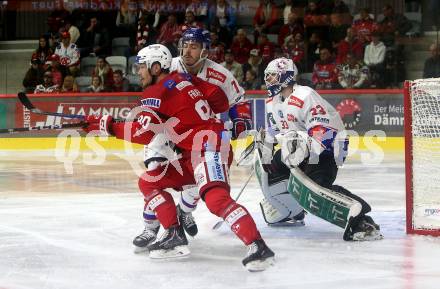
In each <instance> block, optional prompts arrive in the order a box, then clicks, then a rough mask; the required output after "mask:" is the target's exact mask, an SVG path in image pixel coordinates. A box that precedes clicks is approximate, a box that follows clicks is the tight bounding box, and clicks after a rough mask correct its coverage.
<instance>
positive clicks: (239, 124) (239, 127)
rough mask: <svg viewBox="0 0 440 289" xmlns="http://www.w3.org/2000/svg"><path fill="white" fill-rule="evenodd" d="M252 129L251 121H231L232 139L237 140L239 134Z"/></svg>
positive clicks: (243, 119)
mask: <svg viewBox="0 0 440 289" xmlns="http://www.w3.org/2000/svg"><path fill="white" fill-rule="evenodd" d="M251 128H252V121H251V120H250V119H248V118H235V119H233V120H232V139H237V138H238V137H239V136H240V134H241V133H243V132H245V131H247V130H250V129H251Z"/></svg>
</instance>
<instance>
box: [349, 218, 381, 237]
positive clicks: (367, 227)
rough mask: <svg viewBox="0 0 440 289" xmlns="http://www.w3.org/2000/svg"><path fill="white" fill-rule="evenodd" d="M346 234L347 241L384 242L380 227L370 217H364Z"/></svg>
mask: <svg viewBox="0 0 440 289" xmlns="http://www.w3.org/2000/svg"><path fill="white" fill-rule="evenodd" d="M348 230H349V231H348V232H347V231H346V232H345V234H344V240H346V241H375V240H382V239H383V235H382V233H381V232H380V227H379V225H378V224H376V223H375V222H374V221H373V219H372V218H371V217H370V216H363V217H362V219H361V220H360V221H359V222H358V223H357V224H356V225H354V226H352V227H351V228H349V229H348Z"/></svg>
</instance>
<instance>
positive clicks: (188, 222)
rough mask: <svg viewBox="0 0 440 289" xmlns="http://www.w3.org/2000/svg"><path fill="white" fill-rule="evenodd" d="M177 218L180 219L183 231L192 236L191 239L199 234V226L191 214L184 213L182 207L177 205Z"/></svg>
mask: <svg viewBox="0 0 440 289" xmlns="http://www.w3.org/2000/svg"><path fill="white" fill-rule="evenodd" d="M177 216H178V218H179V223H180V225H181V226H182V227H183V229H184V230H185V232H186V233H187V234H188V235H190V236H191V237H194V236H195V235H197V232H198V229H197V224H196V221H195V220H194V217H193V215H192V214H191V213H186V212H184V211H183V210H182V209H181V208H180V205H177Z"/></svg>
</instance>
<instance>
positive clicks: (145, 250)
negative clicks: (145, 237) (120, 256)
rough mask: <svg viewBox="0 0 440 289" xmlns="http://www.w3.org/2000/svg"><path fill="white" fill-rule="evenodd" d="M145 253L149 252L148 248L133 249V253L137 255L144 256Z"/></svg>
mask: <svg viewBox="0 0 440 289" xmlns="http://www.w3.org/2000/svg"><path fill="white" fill-rule="evenodd" d="M145 252H148V247H147V246H145V247H138V246H134V248H133V253H135V254H142V253H145Z"/></svg>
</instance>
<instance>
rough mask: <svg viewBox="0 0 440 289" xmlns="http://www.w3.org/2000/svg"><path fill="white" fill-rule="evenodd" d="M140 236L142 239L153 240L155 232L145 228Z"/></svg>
mask: <svg viewBox="0 0 440 289" xmlns="http://www.w3.org/2000/svg"><path fill="white" fill-rule="evenodd" d="M141 236H142V237H144V238H145V239H150V238H155V237H156V232H155V231H154V230H152V229H149V228H145V229H144V231H143V232H142V234H141Z"/></svg>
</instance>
